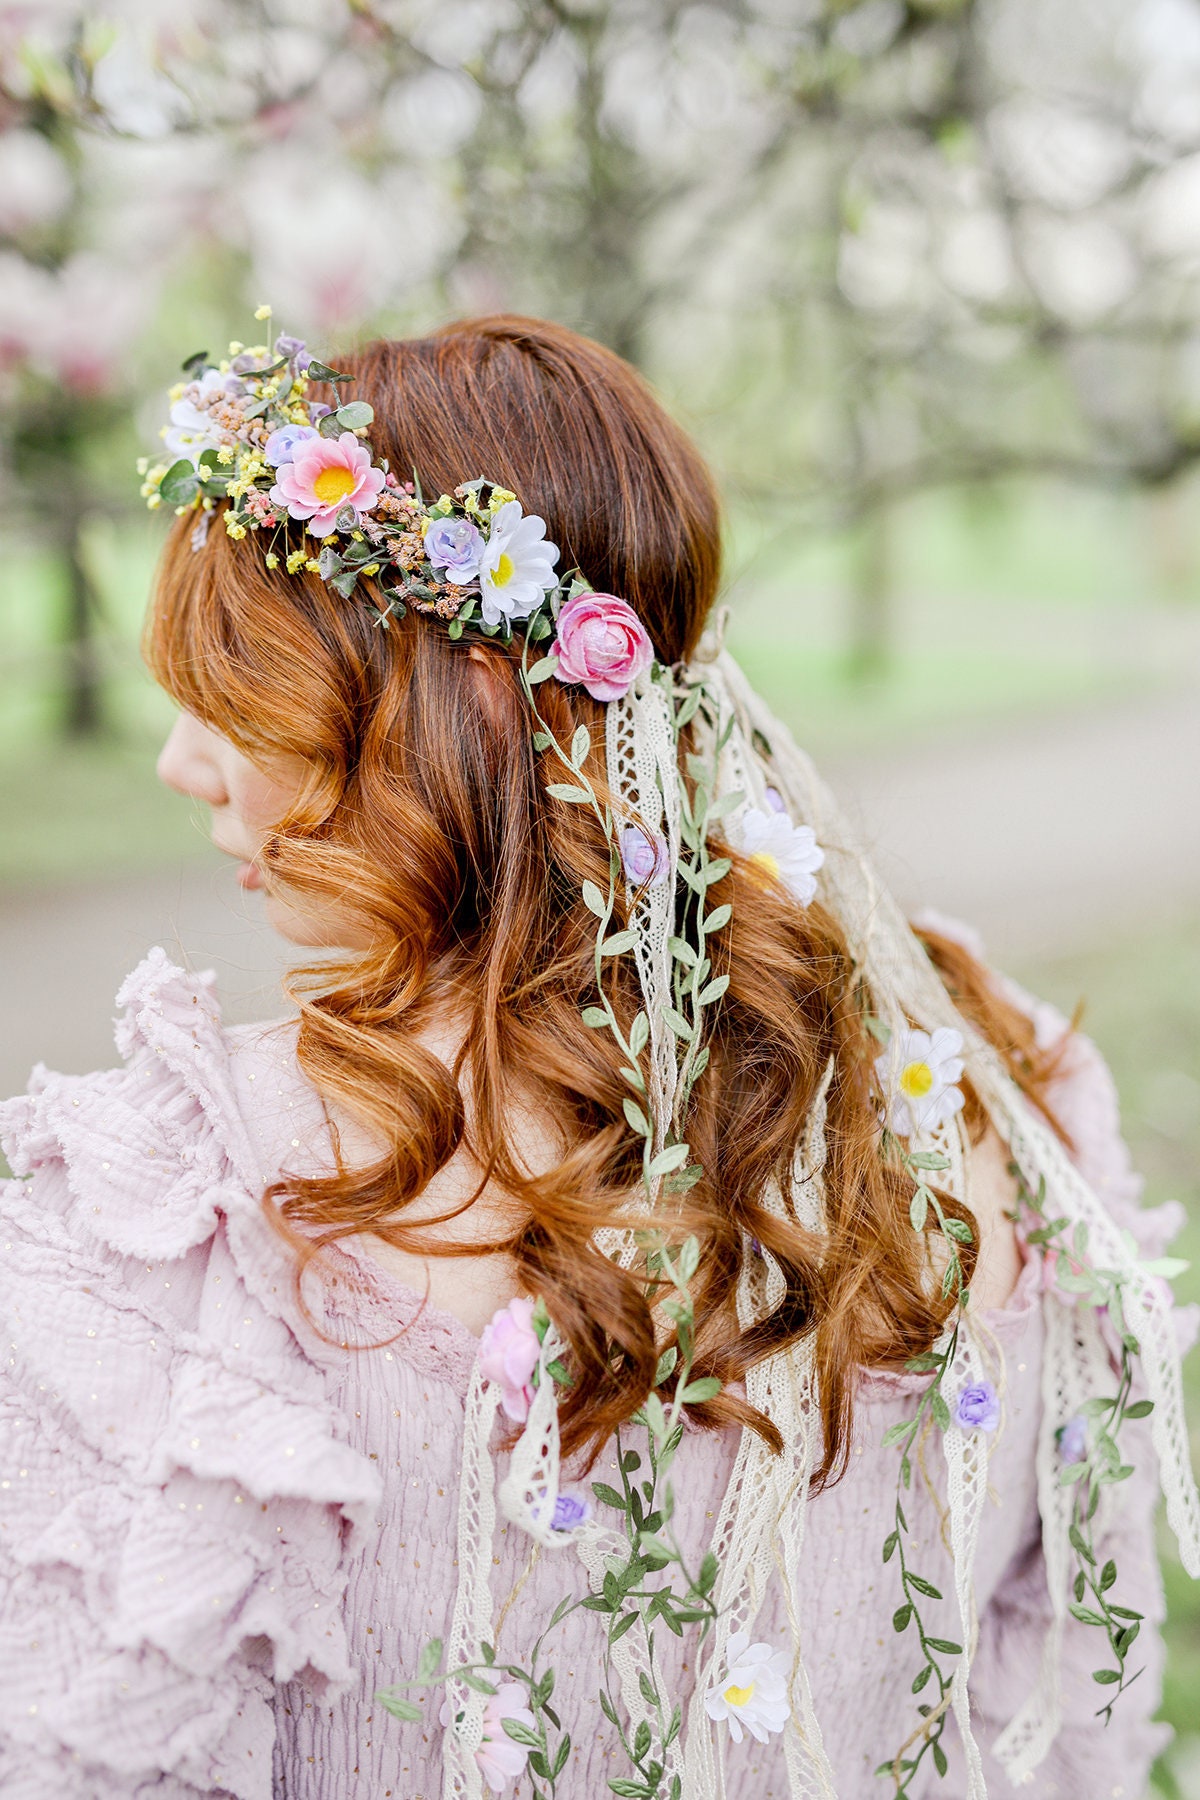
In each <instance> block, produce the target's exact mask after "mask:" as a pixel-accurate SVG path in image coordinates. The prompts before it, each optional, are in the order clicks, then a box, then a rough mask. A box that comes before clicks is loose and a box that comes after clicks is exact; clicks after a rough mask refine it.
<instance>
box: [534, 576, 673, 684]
mask: <svg viewBox="0 0 1200 1800" xmlns="http://www.w3.org/2000/svg"><path fill="white" fill-rule="evenodd" d="M552 648H553V650H554V651H555V652H556V653H557V655H558V667H557V669H555V671H554V673H555V674H556V675H557V677H558V679H559V680H560V681H567V682H578V683H579V684H580V685H581V686H582V687H585V688H586V689H587V691H588V693H589V694H590V695H591V696H592V699H593V700H619V699H620V698H621V695H622V694H624V693H627V692H628V691H629V689H630V688H631V687H632V686H633V683H634V681H635V680H636V679H637V677H638V676H639V675H640V674H641V673H642V671H643V670H644V669H648V668H649V667H650V664H651V663H652V662H653V661H654V646H653V644H652V643H651V642H650V639H649V638H648V637H647V636H646V628H645V626H644V625H643V624H642V621H641V620H640V619H639V618H638V616H637V614H636V613H635V612H634V610H633V608H632V606H630V605H629V604H628V602H627V601H625V600H618V599H617V597H616V595H615V594H577V595H576V596H575V598H574V599H573V600H568V601H567V604H566V605H565V606H564V607H563V609H562V611H561V612H560V613H559V615H558V636H557V637H556V638H555V640H554V643H553V645H552Z"/></svg>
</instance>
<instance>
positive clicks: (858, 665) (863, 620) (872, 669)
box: [847, 506, 894, 681]
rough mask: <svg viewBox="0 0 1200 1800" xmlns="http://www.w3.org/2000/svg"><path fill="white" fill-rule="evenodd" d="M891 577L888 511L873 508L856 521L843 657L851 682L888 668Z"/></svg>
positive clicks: (877, 675) (873, 676)
mask: <svg viewBox="0 0 1200 1800" xmlns="http://www.w3.org/2000/svg"><path fill="white" fill-rule="evenodd" d="M892 575H893V568H892V520H891V511H890V508H888V507H886V506H877V507H875V508H874V509H873V510H872V511H871V512H868V513H866V514H865V515H864V516H863V517H862V518H861V519H860V521H859V528H858V539H857V542H856V544H855V546H854V575H853V585H852V587H851V593H850V647H849V655H848V657H847V663H848V672H849V675H850V678H851V680H852V681H872V680H878V679H879V678H880V677H881V676H884V675H886V674H887V673H888V670H889V668H890V667H891V662H892V652H893V648H894V646H893V643H892V617H891V610H892V608H891V602H892Z"/></svg>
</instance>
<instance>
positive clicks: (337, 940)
mask: <svg viewBox="0 0 1200 1800" xmlns="http://www.w3.org/2000/svg"><path fill="white" fill-rule="evenodd" d="M263 893H264V896H265V900H266V913H267V923H268V924H269V925H270V927H271V929H272V931H274V932H277V933H278V935H279V936H280V937H281V938H284V939H285V940H286V941H287V942H288V943H289V944H295V945H296V947H297V949H300V950H354V949H359V948H361V947H362V944H361V941H360V940H359V938H358V936H357V934H356V933H355V931H354V929H353V927H352V926H351V925H350V924H349V923H348V921H347V920H345V919H342V918H330V917H327V916H324V915H322V914H319V913H311V912H305V911H303V910H302V909H301V908H300V907H298V906H294V905H292V904H291V903H290V902H289V901H287V900H285V899H284V898H283V897H282V896H281V895H280V894H277V893H272V892H271V891H270V889H269V888H264V889H263Z"/></svg>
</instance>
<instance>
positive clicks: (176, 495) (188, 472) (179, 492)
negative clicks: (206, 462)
mask: <svg viewBox="0 0 1200 1800" xmlns="http://www.w3.org/2000/svg"><path fill="white" fill-rule="evenodd" d="M158 491H159V493H160V494H161V495H162V497H163V499H164V500H165V501H166V502H167V503H168V505H170V506H186V505H187V504H188V503H189V501H192V500H194V499H195V498H196V495H197V494H198V493H199V492H200V477H199V476H198V475H197V473H196V467H195V464H194V463H192V462H191V461H190V460H189V458H188V457H186V456H181V457H180V458H179V461H178V462H173V463H172V464H171V466H170V468H169V469H168V470H167V472H166V474H165V475H164V476H163V478H162V481H161V482H160V483H159V488H158Z"/></svg>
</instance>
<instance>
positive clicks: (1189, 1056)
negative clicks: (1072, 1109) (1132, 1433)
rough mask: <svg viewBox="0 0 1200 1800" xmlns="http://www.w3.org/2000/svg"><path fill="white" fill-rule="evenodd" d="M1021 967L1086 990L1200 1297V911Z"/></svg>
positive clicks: (1175, 1654)
mask: <svg viewBox="0 0 1200 1800" xmlns="http://www.w3.org/2000/svg"><path fill="white" fill-rule="evenodd" d="M1019 973H1020V977H1021V979H1022V980H1024V981H1026V982H1027V983H1028V985H1029V986H1030V987H1031V988H1032V989H1034V990H1036V991H1037V992H1038V993H1040V994H1042V995H1044V996H1045V997H1046V998H1047V999H1050V1000H1053V1001H1055V1002H1056V1003H1057V1004H1058V1005H1059V1006H1060V1007H1062V1009H1063V1010H1064V1011H1066V1012H1069V1011H1070V1010H1071V1008H1072V1007H1073V1006H1074V1004H1075V1002H1076V1000H1078V999H1079V998H1081V997H1082V998H1083V999H1084V1000H1085V1002H1086V1006H1087V1012H1086V1015H1085V1020H1084V1028H1085V1030H1087V1031H1089V1032H1090V1034H1091V1035H1092V1036H1093V1037H1094V1038H1095V1039H1096V1041H1097V1043H1098V1044H1099V1046H1100V1048H1101V1050H1103V1052H1104V1054H1105V1055H1106V1056H1107V1058H1108V1060H1109V1062H1110V1064H1111V1066H1112V1069H1113V1074H1114V1076H1115V1078H1116V1082H1117V1087H1118V1090H1119V1092H1120V1095H1121V1103H1122V1116H1123V1124H1124V1129H1125V1135H1126V1137H1127V1138H1128V1140H1129V1144H1130V1148H1131V1150H1132V1153H1133V1159H1134V1164H1135V1166H1136V1167H1137V1168H1138V1169H1139V1170H1140V1171H1141V1172H1142V1173H1143V1174H1144V1176H1145V1178H1146V1203H1147V1204H1148V1205H1155V1204H1157V1203H1158V1202H1159V1201H1162V1200H1179V1201H1181V1202H1182V1203H1183V1205H1184V1207H1185V1209H1186V1211H1187V1214H1188V1222H1187V1225H1186V1226H1185V1228H1184V1231H1183V1233H1182V1234H1181V1236H1180V1239H1179V1240H1178V1242H1177V1244H1176V1246H1175V1249H1176V1251H1177V1252H1178V1254H1179V1255H1181V1256H1186V1257H1189V1258H1190V1259H1191V1267H1190V1268H1189V1269H1188V1271H1187V1272H1186V1274H1184V1275H1181V1276H1180V1277H1179V1279H1178V1281H1177V1282H1176V1283H1175V1289H1176V1293H1177V1295H1178V1297H1179V1298H1180V1299H1181V1300H1183V1301H1200V1006H1198V1005H1197V996H1198V995H1200V919H1193V920H1191V921H1188V922H1187V923H1184V924H1181V925H1179V926H1177V927H1176V928H1175V929H1174V930H1170V931H1155V932H1147V933H1146V934H1144V935H1143V936H1140V937H1131V938H1129V939H1127V940H1125V941H1123V942H1121V943H1118V944H1113V945H1111V946H1109V947H1108V948H1107V949H1106V950H1104V951H1103V952H1100V951H1097V952H1093V953H1091V954H1089V955H1086V956H1078V957H1064V958H1060V959H1057V960H1056V961H1054V962H1046V963H1040V964H1035V965H1033V966H1031V967H1029V968H1025V969H1022V970H1021V971H1019ZM1185 1385H1186V1395H1187V1405H1188V1416H1189V1419H1190V1421H1191V1435H1192V1454H1193V1461H1194V1462H1196V1463H1200V1351H1197V1352H1194V1353H1193V1354H1192V1356H1191V1357H1190V1358H1189V1359H1188V1362H1187V1363H1186V1364H1185ZM1161 1541H1162V1553H1163V1568H1164V1574H1165V1580H1166V1590H1167V1608H1168V1625H1167V1672H1166V1681H1165V1688H1164V1704H1163V1711H1162V1717H1163V1718H1165V1719H1167V1720H1168V1721H1169V1722H1170V1723H1171V1724H1172V1725H1173V1726H1174V1727H1175V1729H1176V1731H1177V1733H1178V1734H1179V1738H1178V1741H1177V1743H1176V1744H1175V1746H1174V1747H1173V1748H1172V1750H1171V1752H1170V1753H1169V1754H1168V1755H1167V1756H1166V1757H1165V1758H1164V1759H1163V1767H1162V1768H1161V1769H1160V1770H1159V1772H1158V1787H1157V1791H1158V1792H1159V1793H1160V1794H1162V1795H1163V1796H1164V1797H1166V1800H1196V1796H1197V1795H1198V1794H1200V1787H1198V1786H1197V1785H1196V1772H1197V1770H1198V1769H1200V1716H1198V1714H1200V1708H1198V1706H1197V1696H1198V1695H1200V1583H1197V1582H1193V1581H1192V1580H1190V1579H1189V1577H1188V1576H1187V1575H1186V1574H1185V1573H1184V1571H1183V1568H1182V1566H1181V1565H1180V1562H1179V1557H1178V1553H1177V1550H1176V1548H1175V1542H1174V1539H1173V1538H1172V1537H1171V1535H1170V1533H1169V1532H1168V1531H1167V1530H1166V1528H1165V1525H1164V1528H1163V1530H1162V1536H1161ZM1185 1770H1186V1771H1187V1773H1186V1775H1185Z"/></svg>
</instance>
